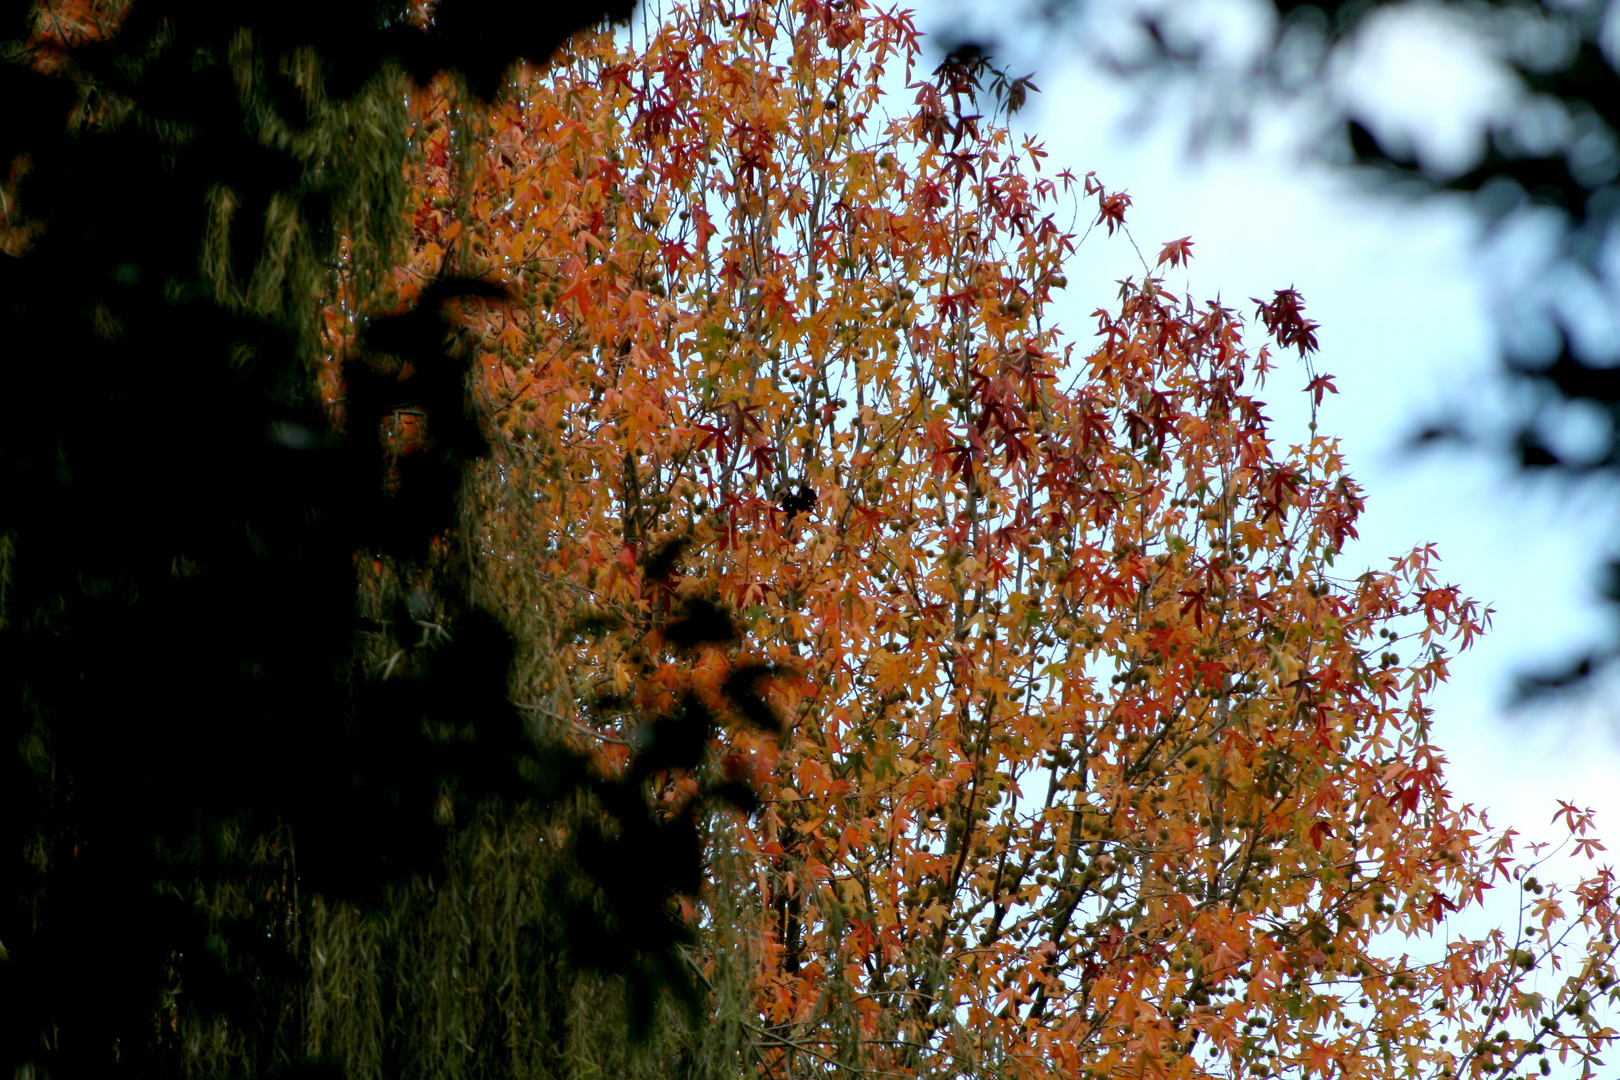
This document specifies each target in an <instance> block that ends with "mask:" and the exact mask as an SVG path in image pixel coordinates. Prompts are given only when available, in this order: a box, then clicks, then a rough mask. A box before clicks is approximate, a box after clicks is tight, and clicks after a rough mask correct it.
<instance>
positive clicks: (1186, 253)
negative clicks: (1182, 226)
mask: <svg viewBox="0 0 1620 1080" xmlns="http://www.w3.org/2000/svg"><path fill="white" fill-rule="evenodd" d="M1192 246H1193V238H1192V237H1190V236H1183V237H1182V238H1181V239H1180V240H1172V241H1170V242H1169V243H1168V244H1166V245H1164V248H1163V249H1162V250H1160V252H1159V262H1158V265H1159V266H1163V265H1164V264H1165V263H1169V264H1170V265H1171V267H1177V266H1184V265H1186V264H1187V263H1188V262H1189V261H1191V259H1192Z"/></svg>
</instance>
